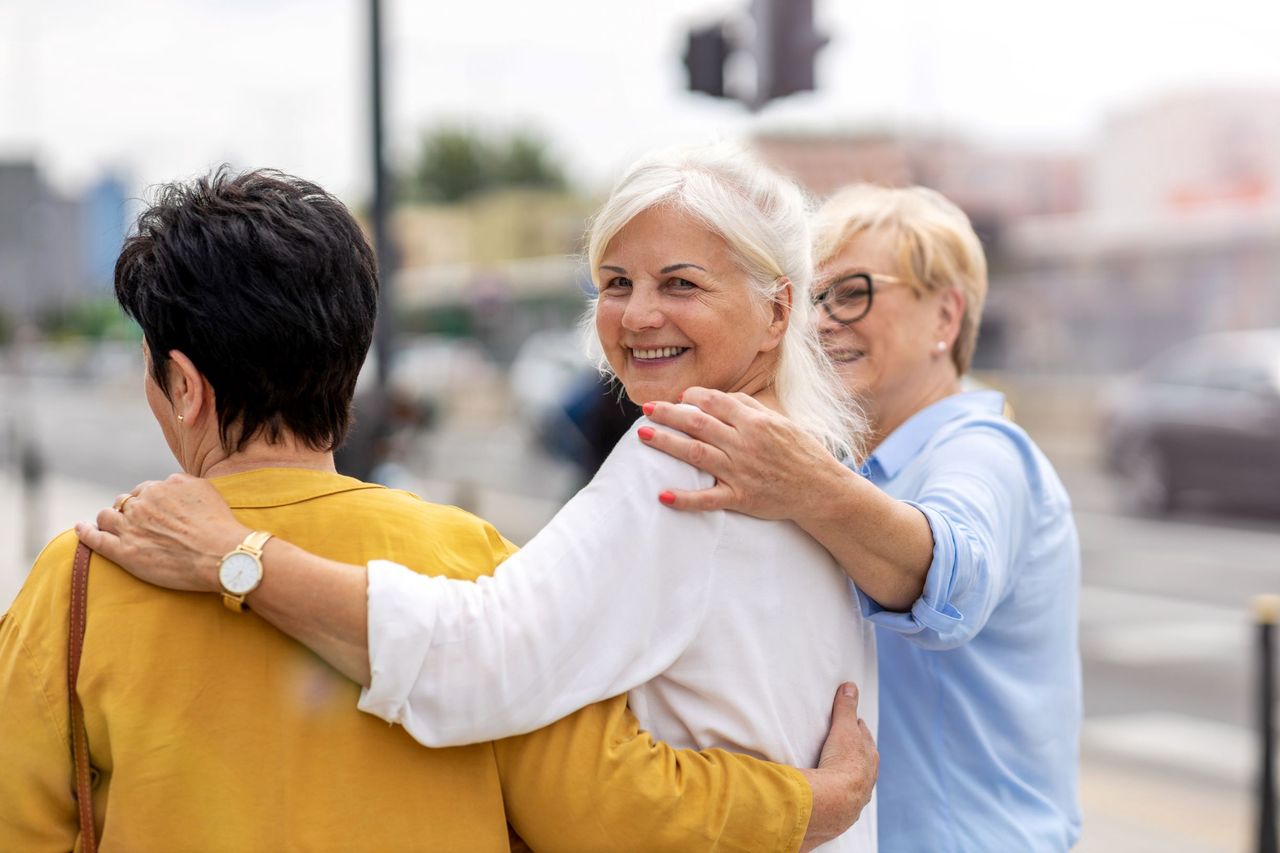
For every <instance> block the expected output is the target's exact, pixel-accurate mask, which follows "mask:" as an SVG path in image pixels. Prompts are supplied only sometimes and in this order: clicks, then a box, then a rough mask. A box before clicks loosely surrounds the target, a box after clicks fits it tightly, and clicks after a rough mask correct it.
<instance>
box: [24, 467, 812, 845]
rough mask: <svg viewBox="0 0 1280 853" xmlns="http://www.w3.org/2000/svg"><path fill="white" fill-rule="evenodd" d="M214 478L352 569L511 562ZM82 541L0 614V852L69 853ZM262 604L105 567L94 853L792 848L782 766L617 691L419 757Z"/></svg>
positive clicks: (59, 547) (367, 489)
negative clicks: (236, 609) (537, 725)
mask: <svg viewBox="0 0 1280 853" xmlns="http://www.w3.org/2000/svg"><path fill="white" fill-rule="evenodd" d="M214 483H215V485H216V486H217V488H218V489H219V491H220V492H221V493H222V495H223V496H224V497H225V498H226V500H227V502H228V503H229V504H230V505H231V507H232V509H233V510H234V511H235V514H236V516H237V517H238V518H239V519H240V521H242V522H243V523H244V524H246V525H248V526H250V527H253V528H255V529H262V530H269V531H271V532H273V533H275V534H277V535H279V536H282V537H284V538H285V539H288V540H289V541H291V542H293V543H296V544H298V545H300V546H302V547H303V548H306V549H308V550H310V551H313V552H315V553H317V554H321V555H323V556H326V557H330V558H333V559H335V560H341V561H343V562H347V563H364V562H366V561H367V560H369V559H373V558H387V559H392V560H395V561H397V562H400V563H403V564H405V565H407V566H409V567H411V568H414V569H415V570H417V571H420V572H424V573H431V574H445V575H448V576H451V577H459V578H475V577H476V576H478V575H481V574H487V573H490V572H492V571H493V569H494V568H495V567H496V566H497V565H498V564H499V563H500V562H502V560H504V559H505V558H506V557H508V556H509V555H510V554H511V553H512V552H513V551H514V547H513V546H512V545H511V544H510V543H509V542H507V541H506V540H504V539H503V538H502V537H501V536H500V535H499V534H498V533H497V531H496V530H494V529H493V527H491V526H490V525H488V524H486V523H485V522H483V521H481V520H479V519H477V518H475V517H474V516H471V515H468V514H467V513H464V512H462V511H461V510H458V509H455V508H452V507H443V506H437V505H433V504H428V503H425V502H424V501H422V500H420V499H419V498H417V497H415V496H413V495H410V494H408V493H405V492H399V491H393V490H390V489H385V488H382V487H379V486H373V485H370V484H367V483H362V482H360V481H358V480H353V479H350V478H347V477H341V476H338V475H336V474H327V473H323V472H317V471H308V470H299V469H279V468H277V469H262V470H257V471H251V472H246V473H242V474H236V475H233V476H230V477H223V478H219V479H217V480H215V481H214ZM75 544H76V541H75V536H74V533H71V532H68V533H64V534H63V535H61V536H59V537H58V538H57V539H55V540H54V541H53V542H52V543H51V544H50V545H49V546H48V547H47V548H46V549H45V551H44V553H43V554H41V555H40V557H39V559H38V560H37V561H36V564H35V567H34V568H33V569H32V571H31V575H30V577H28V579H27V581H26V583H25V584H24V586H23V588H22V590H21V592H20V593H19V594H18V597H17V599H16V600H15V601H14V603H13V606H12V607H11V608H10V610H9V612H8V614H6V615H5V616H4V617H3V619H2V620H0V850H5V851H8V850H14V851H19V850H20V851H24V853H27V851H45V850H49V851H67V850H72V849H73V848H74V849H79V830H78V826H77V823H76V812H75V804H74V801H73V799H72V793H71V792H72V788H73V785H72V771H71V753H70V746H69V743H70V741H69V737H68V731H67V717H68V705H67V696H66V686H65V685H66V654H67V643H66V636H67V602H68V595H69V586H70V569H71V560H72V554H73V552H74V550H75ZM358 694H359V690H358V688H357V687H356V685H354V684H352V683H351V682H349V681H347V680H346V679H344V678H343V677H342V676H340V675H339V674H338V673H337V672H335V671H334V670H332V669H331V668H329V667H328V665H326V664H325V663H324V662H323V661H321V660H320V659H319V658H318V657H316V656H315V655H313V654H312V653H311V652H310V651H308V650H307V649H306V648H304V647H303V646H301V645H299V644H298V643H295V642H294V641H293V640H291V639H289V638H288V637H286V636H284V635H283V634H281V633H279V632H277V631H276V630H275V629H273V628H271V627H270V626H269V625H267V624H266V623H265V622H263V621H262V620H261V619H259V618H258V617H257V616H255V615H254V614H253V613H252V612H249V613H246V614H243V615H236V614H233V613H231V612H229V611H228V610H226V609H225V608H224V607H223V606H222V603H221V602H220V600H219V599H218V598H217V597H216V596H212V595H202V594H194V593H177V592H170V591H167V590H162V589H158V588H155V587H151V586H148V585H146V584H144V583H141V582H139V581H137V580H135V579H134V578H132V577H131V576H130V575H128V574H127V573H125V572H124V571H123V570H121V569H120V568H119V567H117V566H116V565H114V564H112V563H110V562H108V561H106V560H103V559H101V558H100V557H97V556H96V555H95V557H94V559H93V562H92V565H91V569H90V579H89V602H88V624H87V628H86V634H85V650H84V656H83V661H82V664H81V671H80V695H81V698H82V701H83V703H84V707H85V716H86V724H87V729H88V734H89V744H90V750H91V753H92V757H93V763H94V765H95V766H96V767H97V768H98V769H99V770H100V771H101V776H100V779H99V782H98V785H97V788H96V789H95V799H94V805H95V809H96V813H97V825H98V829H99V839H100V846H101V849H102V851H103V853H112V851H129V853H138V851H152V850H155V851H286V850H306V851H311V850H334V851H352V850H370V851H398V850H432V851H451V850H457V851H488V850H507V849H508V846H509V841H508V821H509V822H510V824H511V826H512V827H513V828H514V829H515V831H516V832H518V833H519V835H520V836H521V837H523V838H524V839H525V841H526V842H527V843H528V844H529V845H530V846H531V847H532V848H533V849H534V850H583V851H607V850H644V851H660V850H682V851H683V850H741V851H763V850H793V849H797V848H798V847H799V845H800V842H801V840H802V838H803V836H804V833H805V829H806V827H807V825H808V820H809V812H810V808H811V801H810V799H811V795H810V791H809V787H808V785H807V783H806V782H805V780H804V778H803V776H801V775H800V774H799V773H798V772H796V771H794V770H791V769H789V768H785V767H780V766H778V765H774V764H769V763H767V762H763V761H758V760H756V759H753V758H749V757H746V756H741V755H734V754H731V753H726V752H723V751H719V750H708V751H705V752H701V753H699V752H692V751H685V750H676V749H672V748H670V747H667V746H665V745H664V744H661V743H655V742H654V741H653V740H652V738H651V737H649V735H648V734H646V733H644V732H641V731H640V730H639V727H638V726H637V724H636V721H635V719H634V718H633V717H632V715H631V713H630V712H629V711H628V710H627V707H626V697H625V696H620V697H617V698H615V699H612V700H609V701H606V702H601V703H599V704H597V705H593V706H590V707H587V708H584V709H582V710H581V711H579V712H577V713H575V714H573V715H571V716H569V717H567V718H565V719H563V720H561V721H559V722H557V723H555V724H553V725H551V726H548V727H547V728H545V729H542V730H540V731H537V732H534V733H532V734H529V735H524V736H522V737H517V738H510V739H507V740H504V741H499V742H496V743H487V744H479V745H476V746H469V747H461V748H456V749H426V748H424V747H421V746H419V745H418V744H417V743H416V742H414V741H413V740H412V739H410V738H409V737H408V736H407V735H406V734H405V733H404V731H403V730H401V729H400V728H398V727H394V726H389V725H388V724H386V723H384V722H382V721H381V720H378V719H376V718H374V717H370V716H367V715H364V714H361V713H359V712H358V711H357V710H356V701H357V697H358Z"/></svg>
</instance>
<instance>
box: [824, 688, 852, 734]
mask: <svg viewBox="0 0 1280 853" xmlns="http://www.w3.org/2000/svg"><path fill="white" fill-rule="evenodd" d="M837 726H838V727H840V728H841V729H842V730H852V729H856V728H857V727H858V685H856V684H854V683H853V682H852V681H847V682H845V683H844V684H841V685H840V689H839V690H837V691H836V698H835V701H834V702H833V703H832V704H831V730H832V732H834V731H835V730H836V727H837Z"/></svg>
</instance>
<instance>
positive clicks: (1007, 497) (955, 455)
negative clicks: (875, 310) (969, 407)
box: [859, 426, 1034, 649]
mask: <svg viewBox="0 0 1280 853" xmlns="http://www.w3.org/2000/svg"><path fill="white" fill-rule="evenodd" d="M925 452H926V453H927V454H929V458H928V460H927V472H926V474H925V476H924V480H923V482H922V484H921V486H920V487H919V488H918V489H917V490H916V494H915V495H913V496H911V497H910V498H909V499H906V500H905V501H904V502H905V503H907V504H910V505H911V506H913V507H915V508H916V509H917V510H919V511H920V512H921V513H923V514H924V517H925V518H926V519H927V520H928V522H929V529H930V531H931V532H932V534H933V560H932V562H931V563H930V566H929V571H928V574H927V576H926V577H925V586H924V592H923V594H922V595H921V596H920V598H918V599H916V601H915V602H914V603H913V604H912V606H911V609H910V611H908V612H905V613H900V612H895V611H890V610H885V609H884V608H883V607H881V606H880V605H879V604H877V603H876V602H875V601H874V600H873V599H871V598H870V597H868V596H867V595H865V594H861V593H860V594H859V602H860V604H861V607H862V612H863V615H864V616H866V617H867V618H868V619H870V620H871V621H872V622H874V623H875V624H876V625H878V626H880V627H882V628H886V629H888V630H890V631H894V632H895V633H898V634H901V635H902V636H903V637H905V638H906V639H908V640H909V641H910V642H913V643H915V644H917V645H919V646H921V647H923V648H929V649H948V648H955V647H957V646H960V645H963V644H964V643H966V642H968V641H969V640H971V639H973V637H974V636H976V635H977V633H978V632H979V631H981V630H982V628H983V626H984V625H986V622H987V619H988V618H989V617H990V615H991V612H992V611H993V610H994V609H995V606H996V605H997V604H998V603H999V602H1000V600H1001V598H1002V597H1003V596H1004V594H1005V592H1006V591H1007V590H1008V588H1009V584H1010V582H1011V580H1012V573H1013V571H1014V570H1015V568H1016V567H1015V565H1014V563H1015V560H1016V556H1017V554H1018V551H1019V548H1020V547H1021V544H1022V542H1023V540H1024V537H1025V536H1026V534H1027V532H1028V531H1027V528H1028V527H1029V526H1030V524H1031V522H1030V518H1031V516H1032V514H1031V500H1032V488H1031V486H1032V483H1031V477H1032V476H1033V474H1032V472H1033V470H1034V468H1033V466H1032V465H1031V460H1030V459H1029V457H1028V456H1027V455H1026V454H1027V453H1028V451H1027V450H1026V449H1025V448H1022V447H1020V446H1019V444H1018V443H1017V442H1016V441H1015V439H1014V438H1013V437H1012V436H1011V435H1009V434H1008V433H1006V432H1004V431H1002V430H1000V429H998V428H995V427H990V426H981V427H975V428H970V429H966V430H962V431H960V432H958V433H956V434H955V435H953V436H950V437H948V438H946V439H944V440H943V441H941V442H939V443H938V444H937V445H936V446H934V447H933V448H930V449H928V450H926V451H925Z"/></svg>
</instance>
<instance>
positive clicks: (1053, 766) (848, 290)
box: [632, 184, 1081, 853]
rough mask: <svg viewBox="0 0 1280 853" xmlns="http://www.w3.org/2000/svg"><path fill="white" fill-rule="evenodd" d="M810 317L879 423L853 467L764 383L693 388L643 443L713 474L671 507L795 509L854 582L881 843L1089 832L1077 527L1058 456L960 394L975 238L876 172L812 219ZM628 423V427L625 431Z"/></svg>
mask: <svg viewBox="0 0 1280 853" xmlns="http://www.w3.org/2000/svg"><path fill="white" fill-rule="evenodd" d="M816 237H817V239H816V242H815V246H816V251H815V254H816V256H817V265H818V268H819V273H818V279H819V280H820V281H821V285H820V287H819V288H818V292H817V294H816V296H815V299H816V301H817V302H818V304H819V305H820V306H821V309H822V312H823V314H822V318H821V320H820V329H821V333H822V338H823V341H824V343H825V346H826V348H827V351H828V353H829V354H830V355H831V357H832V358H833V359H834V360H835V361H836V362H837V364H838V366H839V370H840V372H841V375H842V376H843V377H844V380H845V384H846V387H847V388H848V389H849V390H851V391H853V392H855V393H857V394H859V395H860V397H861V399H862V400H863V401H864V405H865V407H866V412H867V415H868V419H869V420H870V422H871V435H870V438H869V440H868V445H869V448H870V452H869V455H868V457H867V459H866V460H865V461H862V462H861V464H854V465H851V466H849V467H846V466H844V465H841V464H840V463H839V462H838V461H837V460H836V459H834V458H833V457H832V456H831V454H830V453H828V452H827V451H826V449H825V448H823V447H822V446H821V445H819V444H817V443H816V442H812V441H810V440H809V439H808V437H807V436H805V435H804V434H803V433H802V432H801V431H799V430H796V429H794V428H792V426H791V425H790V424H789V423H788V422H787V421H786V420H785V419H783V418H778V417H775V416H774V413H772V412H769V411H767V410H765V409H763V408H761V407H759V406H757V405H756V403H755V401H753V400H750V399H747V398H742V397H735V396H733V395H727V394H723V393H721V391H718V390H711V389H691V390H689V391H688V392H687V393H686V394H685V400H687V401H692V402H693V403H694V404H695V405H696V406H698V407H699V411H698V416H697V419H696V420H694V419H691V418H689V417H688V412H687V410H688V407H687V406H681V407H674V406H668V405H666V404H664V403H659V404H658V405H657V407H656V408H655V409H654V410H653V411H652V412H651V415H652V418H653V420H654V421H656V422H659V423H663V424H666V425H669V426H672V427H674V428H676V429H678V430H682V431H681V432H667V431H665V430H657V431H655V432H654V433H652V434H647V435H649V436H650V438H649V443H650V444H651V445H653V446H656V447H660V448H662V449H664V450H666V451H667V452H670V453H675V454H678V455H679V456H680V457H682V458H686V459H690V460H696V464H698V465H699V466H700V467H702V468H704V469H705V470H706V471H707V472H709V473H710V474H712V475H713V476H715V478H716V485H715V486H714V487H713V488H712V489H710V490H705V491H703V492H702V493H699V494H685V493H683V492H678V491H677V492H675V493H673V494H672V495H671V502H672V504H673V505H674V506H675V507H676V508H677V509H708V508H712V507H714V508H716V509H717V510H723V509H726V508H729V509H735V510H738V511H740V512H748V513H752V514H757V515H762V516H765V517H768V518H787V519H791V520H793V521H794V522H795V523H796V524H798V525H800V527H802V528H803V529H805V530H808V531H810V532H811V533H813V535H814V536H815V537H816V538H817V539H818V540H819V541H821V542H822V543H823V545H825V546H826V547H827V548H828V549H830V551H831V553H832V554H834V555H835V556H836V557H837V558H838V559H839V561H840V563H841V565H843V566H844V567H845V569H846V571H848V573H849V576H850V578H852V579H853V581H854V582H855V583H856V584H857V585H858V589H859V590H860V591H861V594H862V603H863V613H864V614H865V615H866V616H867V618H868V619H870V620H871V621H872V622H874V623H875V625H876V627H877V641H878V647H879V656H880V671H881V673H882V674H883V678H882V679H881V695H882V696H883V697H884V699H885V705H886V707H892V708H893V715H892V716H886V718H885V720H884V724H883V726H882V727H881V729H880V745H881V750H882V753H883V755H884V757H885V763H884V771H885V772H884V773H883V774H882V775H881V778H880V782H879V820H880V828H881V838H880V841H881V849H882V850H886V851H903V853H913V851H918V850H932V851H952V850H1036V851H1058V850H1067V849H1068V848H1070V847H1071V846H1072V845H1074V844H1075V842H1076V840H1077V839H1078V837H1079V834H1080V809H1079V806H1078V804H1077V800H1076V763H1077V755H1078V736H1079V732H1080V708H1081V686H1080V656H1079V652H1078V648H1077V622H1078V619H1077V598H1078V589H1079V585H1080V547H1079V543H1078V541H1077V537H1076V529H1075V523H1074V522H1073V520H1072V518H1071V504H1070V501H1069V500H1068V498H1067V493H1066V490H1065V489H1063V487H1062V483H1061V481H1059V479H1058V476H1057V474H1055V473H1054V470H1053V466H1052V465H1050V464H1049V461H1048V460H1047V459H1046V458H1045V457H1044V454H1043V453H1041V452H1040V449H1039V448H1038V447H1036V445H1035V443H1034V442H1033V441H1032V440H1031V439H1030V438H1029V437H1028V436H1027V434H1026V433H1025V432H1023V431H1022V430H1021V429H1019V428H1018V426H1017V425H1016V424H1014V423H1013V422H1011V421H1010V420H1008V419H1007V418H1005V417H1004V416H1003V408H1004V399H1003V397H1002V396H1001V395H1000V394H999V393H997V392H995V391H986V390H982V391H968V392H966V391H965V389H964V387H963V385H962V382H961V377H963V376H964V375H965V373H966V372H968V369H969V364H970V361H971V359H972V357H973V352H974V348H975V345H976V342H977V338H978V327H979V320H980V318H981V316H982V303H983V300H984V298H985V296H986V292H987V265H986V260H985V258H984V256H983V252H982V245H981V243H979V241H978V237H977V235H976V234H975V233H974V230H973V227H972V226H971V225H970V223H969V220H968V218H967V217H966V216H965V215H964V213H963V212H962V211H961V210H960V209H959V208H958V207H956V205H954V204H952V203H951V202H950V201H948V200H947V199H946V198H944V197H943V196H942V195H940V194H939V193H937V192H935V191H934V190H930V189H926V188H924V187H909V188H894V189H890V188H885V187H877V186H872V185H867V184H862V185H855V186H852V187H849V188H847V189H845V190H843V191H841V192H839V193H837V194H836V195H835V196H833V197H832V198H831V199H830V200H829V201H828V202H827V203H826V204H825V205H824V206H823V208H822V210H821V211H819V214H818V221H817V228H816ZM632 440H634V439H632Z"/></svg>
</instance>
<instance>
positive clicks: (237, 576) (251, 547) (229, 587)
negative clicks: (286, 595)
mask: <svg viewBox="0 0 1280 853" xmlns="http://www.w3.org/2000/svg"><path fill="white" fill-rule="evenodd" d="M270 538H271V534H270V533H266V532H265V531H262V530H255V531H253V532H252V533H250V534H249V535H248V536H246V537H244V541H243V542H241V543H240V544H239V545H237V546H236V548H235V550H234V551H231V552H229V553H228V554H227V555H226V556H225V557H223V558H222V561H221V562H220V563H218V583H220V584H221V585H222V603H223V604H225V605H226V606H227V609H228V610H231V611H234V612H236V613H243V612H244V611H245V610H247V609H248V607H246V606H245V603H244V597H245V596H246V595H248V594H249V593H251V592H253V591H254V590H255V589H257V588H258V584H260V583H262V549H263V548H264V547H265V546H266V544H267V540H268V539H270Z"/></svg>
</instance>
